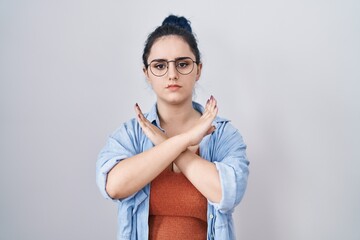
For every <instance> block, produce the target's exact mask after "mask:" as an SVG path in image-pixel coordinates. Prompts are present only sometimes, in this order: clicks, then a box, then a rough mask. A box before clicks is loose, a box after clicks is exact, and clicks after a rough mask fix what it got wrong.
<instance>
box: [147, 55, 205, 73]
mask: <svg viewBox="0 0 360 240" xmlns="http://www.w3.org/2000/svg"><path fill="white" fill-rule="evenodd" d="M184 59H190V60H191V61H192V62H193V63H196V64H199V62H198V61H194V60H193V59H192V58H191V57H178V58H175V59H174V60H166V59H154V60H152V61H151V62H150V63H148V64H147V65H146V66H145V67H146V69H148V68H149V66H150V65H151V63H152V62H155V61H158V62H161V61H163V62H166V64H167V66H166V72H165V73H164V74H162V75H156V74H155V73H153V71H152V70H151V67H150V72H151V73H152V74H153V75H154V76H155V77H163V76H164V75H165V74H167V73H168V71H169V66H170V64H169V63H171V62H173V63H176V61H179V60H184ZM175 69H176V71H177V72H178V73H180V74H181V75H189V74H190V73H192V71H194V64H193V67H192V69H191V71H190V72H188V73H186V74H184V73H181V72H180V71H179V70H178V69H177V67H176V65H175Z"/></svg>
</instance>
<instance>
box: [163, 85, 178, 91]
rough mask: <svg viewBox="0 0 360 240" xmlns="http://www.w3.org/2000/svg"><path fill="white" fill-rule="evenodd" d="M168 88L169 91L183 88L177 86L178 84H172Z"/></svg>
mask: <svg viewBox="0 0 360 240" xmlns="http://www.w3.org/2000/svg"><path fill="white" fill-rule="evenodd" d="M166 88H167V89H169V90H177V89H179V88H181V86H180V85H177V84H170V85H168V86H167V87H166Z"/></svg>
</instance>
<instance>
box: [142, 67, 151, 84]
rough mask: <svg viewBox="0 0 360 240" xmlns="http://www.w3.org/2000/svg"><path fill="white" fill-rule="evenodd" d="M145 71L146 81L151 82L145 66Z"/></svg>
mask: <svg viewBox="0 0 360 240" xmlns="http://www.w3.org/2000/svg"><path fill="white" fill-rule="evenodd" d="M143 72H144V75H145V78H146V81H148V82H149V83H150V78H149V72H148V70H147V69H146V68H145V67H143Z"/></svg>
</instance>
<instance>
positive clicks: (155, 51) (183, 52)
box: [148, 35, 195, 62]
mask: <svg viewBox="0 0 360 240" xmlns="http://www.w3.org/2000/svg"><path fill="white" fill-rule="evenodd" d="M179 57H191V58H193V59H194V58H195V55H194V54H193V53H192V51H191V49H190V46H189V44H188V43H187V42H185V41H184V40H183V39H182V38H181V37H179V36H175V35H170V36H165V37H162V38H159V39H157V40H156V41H155V43H154V44H153V46H152V47H151V50H150V55H149V58H148V62H151V61H152V60H153V59H167V60H171V59H175V58H179Z"/></svg>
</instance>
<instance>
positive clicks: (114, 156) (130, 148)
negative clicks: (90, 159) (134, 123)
mask: <svg viewBox="0 0 360 240" xmlns="http://www.w3.org/2000/svg"><path fill="white" fill-rule="evenodd" d="M127 128H128V126H127V125H126V124H123V125H122V126H121V127H120V128H118V129H117V130H116V131H115V132H114V133H113V134H112V135H111V136H109V138H108V139H107V142H106V144H105V146H104V147H103V148H102V150H101V151H100V153H99V155H98V159H97V162H96V184H97V186H98V187H99V189H100V192H101V194H102V195H103V196H104V197H105V198H106V199H112V198H111V197H110V196H109V194H108V193H107V192H106V181H107V175H108V173H109V172H110V170H111V169H112V168H113V167H114V166H115V165H116V164H117V163H118V162H120V161H121V160H123V159H126V158H129V157H131V156H134V155H135V154H136V148H135V146H134V139H133V137H132V136H131V135H129V133H128V131H127ZM113 200H115V201H118V200H117V199H113Z"/></svg>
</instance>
